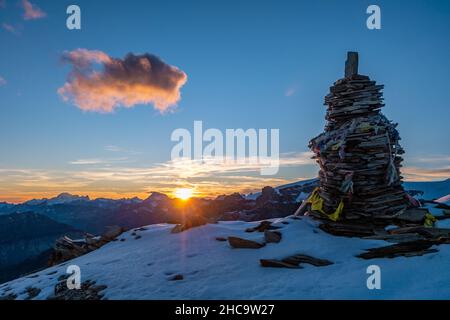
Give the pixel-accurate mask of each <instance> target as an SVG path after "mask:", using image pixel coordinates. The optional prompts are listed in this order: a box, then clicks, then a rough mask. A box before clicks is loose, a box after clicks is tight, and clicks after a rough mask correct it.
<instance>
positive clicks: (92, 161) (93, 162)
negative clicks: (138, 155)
mask: <svg viewBox="0 0 450 320" xmlns="http://www.w3.org/2000/svg"><path fill="white" fill-rule="evenodd" d="M119 162H120V163H123V162H130V159H128V158H126V157H122V158H114V159H100V158H93V159H77V160H73V161H70V162H69V164H74V165H97V164H103V165H105V164H116V163H119Z"/></svg>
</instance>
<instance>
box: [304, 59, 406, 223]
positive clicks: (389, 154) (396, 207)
mask: <svg viewBox="0 0 450 320" xmlns="http://www.w3.org/2000/svg"><path fill="white" fill-rule="evenodd" d="M383 87H384V86H383V85H377V84H376V82H375V81H372V80H370V78H369V77H368V76H364V75H359V74H358V53H357V52H348V54H347V61H346V64H345V78H344V79H340V80H337V81H336V82H335V83H334V85H333V86H332V87H331V88H330V93H329V94H328V95H327V96H326V97H325V103H324V104H325V105H328V109H327V114H326V117H325V119H326V120H327V123H326V126H325V131H324V132H323V133H322V134H320V135H319V136H317V137H315V138H313V139H312V140H311V141H310V143H309V147H310V149H311V150H312V151H313V152H314V154H315V156H314V159H316V161H317V163H318V164H319V166H320V171H319V180H320V181H319V188H318V189H317V195H318V196H320V198H318V199H319V200H320V202H321V203H320V206H321V207H322V210H320V211H322V213H326V214H330V213H333V212H336V210H337V208H340V211H341V212H340V213H339V219H340V220H342V219H357V218H361V217H369V218H380V219H383V218H393V217H395V216H396V215H398V214H400V213H401V212H403V211H404V209H406V208H407V206H408V204H409V201H410V198H409V197H408V195H407V194H406V192H405V191H404V190H403V187H402V184H401V183H402V182H401V179H402V177H401V176H400V170H399V169H400V167H401V162H402V160H403V159H402V158H401V156H400V155H401V154H403V153H404V151H403V149H402V147H401V146H400V145H399V140H400V137H399V134H398V131H397V130H396V126H397V124H394V123H392V122H391V121H389V120H388V119H387V118H386V117H385V116H384V115H383V114H382V113H380V109H381V108H382V107H383V106H384V103H383V94H382V92H381V90H382V89H383Z"/></svg>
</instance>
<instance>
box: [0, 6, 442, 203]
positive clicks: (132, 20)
mask: <svg viewBox="0 0 450 320" xmlns="http://www.w3.org/2000/svg"><path fill="white" fill-rule="evenodd" d="M0 3H1V2H0ZM31 3H32V4H33V5H35V6H37V7H39V8H40V9H41V10H42V11H43V12H45V16H44V17H41V18H39V19H29V20H24V19H23V12H24V9H23V7H22V3H21V2H20V1H17V0H6V1H4V5H3V7H1V6H0V24H2V29H1V30H0V45H1V50H0V77H2V78H3V79H4V83H3V85H1V86H0V119H1V126H0V149H1V150H2V152H1V157H0V170H1V171H0V201H1V200H2V199H3V200H8V201H18V200H19V199H24V198H30V197H34V196H37V195H39V194H42V195H45V196H47V195H48V196H49V195H52V194H56V193H59V192H60V191H61V192H62V191H71V192H78V193H83V192H84V193H87V194H92V195H94V196H95V195H104V196H114V197H119V196H122V195H123V196H130V195H132V194H136V195H143V194H145V193H147V192H149V191H151V190H163V191H170V190H171V189H173V188H174V187H176V186H178V185H183V184H188V185H189V186H191V187H194V188H197V187H198V185H199V186H200V187H198V188H200V189H201V188H202V187H203V188H206V187H208V188H209V187H214V186H215V185H216V186H218V185H223V184H224V183H225V181H227V180H226V179H225V178H223V177H222V178H221V177H218V176H215V177H209V176H207V175H205V174H202V175H201V178H200V177H199V179H198V180H195V179H189V177H188V178H186V177H179V176H177V175H176V174H174V175H169V176H168V177H167V179H169V180H171V179H175V180H176V183H172V184H161V179H162V178H161V175H160V171H158V170H156V169H154V167H155V166H157V167H158V166H160V165H161V164H162V165H163V166H164V165H165V164H166V163H167V161H168V160H170V151H171V149H172V147H173V145H174V143H173V142H171V141H170V134H171V132H172V131H173V130H174V129H176V128H188V129H192V127H193V121H194V120H202V121H203V124H204V126H205V127H206V128H219V129H222V130H224V129H226V128H244V129H246V128H256V129H258V128H279V129H280V152H281V153H282V154H287V156H288V157H289V156H290V157H293V155H298V156H299V157H304V156H305V155H304V154H302V152H306V151H308V149H307V145H308V141H309V140H310V139H311V138H312V137H314V136H316V135H317V134H319V133H320V132H321V131H322V130H323V127H324V124H325V120H324V116H325V110H326V109H325V106H323V97H324V96H325V95H326V94H327V92H328V88H329V86H330V85H332V83H333V82H334V81H335V80H337V79H338V78H341V77H342V76H343V68H344V61H345V57H346V52H347V51H349V50H356V51H358V52H359V53H360V73H362V74H366V75H369V76H370V77H371V78H372V79H374V80H377V81H378V82H379V83H381V84H384V85H385V90H384V92H385V102H386V107H385V108H384V110H383V112H384V114H385V115H386V116H387V117H388V118H389V119H392V120H394V121H395V122H399V127H398V129H399V132H400V135H401V137H402V140H401V143H402V145H403V147H404V148H405V150H406V155H405V162H404V166H405V167H406V168H405V171H404V172H405V177H406V178H407V179H411V180H436V179H443V178H448V177H449V167H450V152H449V148H448V137H449V132H450V129H449V120H450V109H449V107H448V103H449V101H450V88H449V85H450V63H449V61H448V59H449V58H448V57H450V37H449V35H450V3H449V2H448V1H378V2H377V3H376V4H378V5H379V6H380V8H381V23H382V29H381V30H368V29H367V28H366V19H367V17H368V15H367V14H366V8H367V6H368V5H370V4H373V3H372V2H369V1H345V2H342V1H340V2H338V1H308V2H306V1H228V0H227V1H108V2H107V1H100V0H97V1H92V0H91V1H75V2H73V1H43V0H41V1H40V0H31ZM70 4H77V5H79V6H80V8H81V14H82V29H81V30H68V29H67V28H66V24H65V21H66V17H67V15H66V13H65V11H66V8H67V6H68V5H70ZM5 24H6V25H8V26H11V27H12V28H14V30H12V29H11V28H9V30H6V29H8V28H6V27H5ZM77 48H84V49H88V50H100V51H102V52H104V53H106V54H107V55H109V56H110V57H116V58H123V57H124V56H125V55H126V54H127V53H129V52H132V53H135V54H144V53H151V54H154V55H156V56H159V57H160V58H161V59H163V60H164V61H165V62H166V63H168V64H169V65H172V66H176V67H178V68H179V69H180V70H182V71H183V72H185V73H186V74H187V77H188V80H187V82H186V84H185V85H184V86H183V87H182V88H181V99H180V100H179V102H178V104H177V107H176V108H175V109H174V112H169V113H165V114H161V113H160V112H158V111H157V110H155V109H154V108H153V106H152V105H151V104H147V105H137V106H135V107H133V108H117V109H116V110H115V111H114V112H113V113H108V114H104V113H98V112H85V111H82V110H80V109H79V108H77V107H76V106H74V105H73V104H71V103H70V102H65V101H63V100H62V99H61V97H60V96H59V95H58V93H57V90H58V88H60V87H61V86H63V85H64V83H65V82H66V79H67V75H68V73H69V72H70V66H68V65H67V64H63V63H61V56H62V54H63V52H64V51H72V50H75V49H77ZM80 160H91V161H85V162H84V163H86V162H88V163H86V164H80V163H83V161H80ZM89 162H90V163H89ZM145 168H153V169H154V170H156V172H157V173H155V172H154V171H152V173H151V174H149V173H147V172H146V171H145V170H144V169H145ZM153 169H152V170H153ZM127 170H130V171H127ZM133 170H136V171H139V172H140V173H139V174H138V173H135V171H133ZM317 171H318V168H317V166H315V165H314V164H312V163H311V164H304V163H303V162H301V161H299V163H298V165H291V166H287V167H282V168H281V170H280V172H279V174H278V175H277V176H276V177H271V178H270V179H263V178H262V177H255V176H254V175H252V174H249V175H248V176H247V175H246V174H243V175H242V177H243V181H244V180H246V181H247V180H248V183H241V182H237V181H236V180H233V181H234V182H233V183H230V184H229V185H230V190H231V187H232V188H233V189H236V188H238V187H240V188H242V189H245V190H246V191H248V190H249V189H252V188H256V187H257V186H260V187H262V186H264V185H265V184H270V183H282V182H288V181H294V180H296V179H300V178H309V177H314V176H315V175H316V173H317ZM106 172H107V174H106ZM119 172H122V173H123V174H122V175H120V178H117V177H116V176H115V175H114V173H119ZM127 172H134V174H136V175H137V178H136V179H131V178H130V179H128V180H127V179H126V177H127V176H128V173H127ZM99 173H104V174H102V175H101V174H99ZM83 177H88V178H86V179H84V180H83ZM25 178H26V179H25ZM138 180H139V181H141V182H139V183H138V182H137V181H138ZM163 180H164V179H163ZM175 180H174V181H175ZM200 180H201V181H200ZM24 181H25V182H24ZM205 181H212V182H211V183H212V184H211V185H208V183H206V182H205ZM171 182H173V181H171ZM197 182H198V183H197ZM201 192H202V193H204V192H203V191H201Z"/></svg>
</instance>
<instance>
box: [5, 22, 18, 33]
mask: <svg viewBox="0 0 450 320" xmlns="http://www.w3.org/2000/svg"><path fill="white" fill-rule="evenodd" d="M19 27H20V25H19ZM2 28H3V29H5V30H6V31H8V32H11V33H12V34H15V35H19V34H20V31H19V29H18V28H17V27H15V26H13V25H11V24H9V23H6V22H3V23H2Z"/></svg>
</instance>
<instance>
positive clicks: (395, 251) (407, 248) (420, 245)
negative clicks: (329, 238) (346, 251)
mask: <svg viewBox="0 0 450 320" xmlns="http://www.w3.org/2000/svg"><path fill="white" fill-rule="evenodd" d="M433 244H434V243H433V242H431V241H427V240H417V241H410V242H404V243H398V244H393V245H389V246H385V247H379V248H371V249H367V250H366V251H367V252H364V253H361V254H359V255H357V257H358V258H362V259H375V258H395V257H400V256H403V257H414V256H422V255H424V254H427V253H434V252H438V250H437V249H430V248H431V247H432V246H433Z"/></svg>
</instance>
